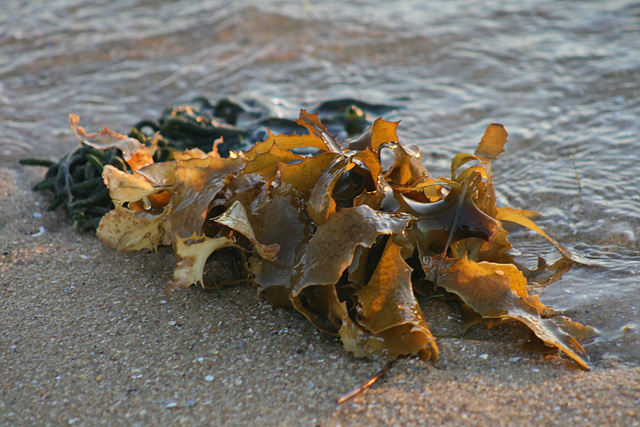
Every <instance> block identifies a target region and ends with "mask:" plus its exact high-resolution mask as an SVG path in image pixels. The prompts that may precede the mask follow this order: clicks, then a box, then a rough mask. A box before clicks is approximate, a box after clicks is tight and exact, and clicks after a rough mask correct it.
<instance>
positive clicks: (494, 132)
mask: <svg viewBox="0 0 640 427" xmlns="http://www.w3.org/2000/svg"><path fill="white" fill-rule="evenodd" d="M508 135H509V134H508V133H507V131H506V129H505V128H504V126H503V125H501V124H500V123H492V124H490V125H489V126H488V127H487V130H486V131H485V132H484V135H483V137H482V139H481V140H480V143H479V144H478V148H476V152H475V155H476V156H478V157H482V158H484V159H488V160H493V159H495V158H497V157H498V155H499V154H500V153H502V152H503V151H504V144H506V143H507V136H508Z"/></svg>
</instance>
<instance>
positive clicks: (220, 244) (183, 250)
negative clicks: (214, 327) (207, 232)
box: [164, 233, 234, 295]
mask: <svg viewBox="0 0 640 427" xmlns="http://www.w3.org/2000/svg"><path fill="white" fill-rule="evenodd" d="M228 246H234V242H233V240H231V239H229V238H226V237H218V238H213V239H212V238H210V237H206V236H198V235H196V234H195V233H194V234H193V235H192V236H191V237H188V238H181V237H178V238H176V241H175V246H174V247H175V251H176V256H177V257H178V263H177V264H176V268H175V270H174V271H173V280H172V281H171V282H170V283H169V284H168V285H167V286H166V287H165V288H164V292H165V294H167V295H169V293H171V292H172V291H174V290H176V289H181V288H188V287H189V286H191V285H195V284H199V285H201V286H203V287H204V280H203V274H204V265H205V264H206V262H207V258H209V256H210V255H211V254H212V253H213V252H214V251H217V250H218V249H221V248H224V247H228Z"/></svg>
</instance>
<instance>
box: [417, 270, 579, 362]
mask: <svg viewBox="0 0 640 427" xmlns="http://www.w3.org/2000/svg"><path fill="white" fill-rule="evenodd" d="M422 265H423V266H424V268H425V270H426V271H427V275H428V276H431V278H432V279H433V280H435V283H436V285H437V286H440V287H442V288H444V289H445V290H446V291H447V292H451V293H453V294H456V295H457V296H458V297H460V299H461V300H462V301H463V302H464V303H465V304H467V305H468V306H469V307H471V308H472V309H473V310H474V311H475V312H476V313H478V314H480V315H481V316H482V317H483V318H485V319H514V320H518V321H520V322H522V323H524V324H525V325H527V327H529V329H531V330H532V331H533V333H535V334H536V336H537V337H538V338H540V339H541V340H542V341H544V342H545V343H546V344H548V345H551V346H553V347H556V348H558V349H560V350H562V351H563V352H564V353H565V354H566V355H568V356H569V357H570V358H572V359H573V360H574V361H575V362H576V363H578V364H579V365H580V366H581V367H582V368H584V369H587V370H588V369H589V364H588V363H587V361H586V360H585V359H584V357H583V356H584V349H583V348H582V346H581V345H580V343H578V341H577V340H576V339H575V338H574V337H573V336H571V335H569V334H568V333H567V332H565V331H564V330H563V329H562V327H561V326H559V325H557V324H556V323H554V321H553V319H546V318H542V317H541V315H542V313H543V312H545V310H548V308H547V307H546V306H545V305H544V304H542V303H541V302H540V300H539V298H538V297H537V296H527V294H526V288H525V284H526V279H525V278H524V277H523V276H522V273H520V271H519V270H518V269H517V268H516V267H515V266H513V265H511V264H496V263H488V262H480V263H477V262H474V261H471V260H469V259H467V257H462V258H460V259H456V260H450V259H445V260H442V261H440V262H437V263H434V262H433V261H432V260H429V259H422ZM434 267H435V268H434Z"/></svg>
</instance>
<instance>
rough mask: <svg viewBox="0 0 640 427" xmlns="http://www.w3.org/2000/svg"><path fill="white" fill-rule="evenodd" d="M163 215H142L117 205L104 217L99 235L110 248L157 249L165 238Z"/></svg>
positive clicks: (131, 249)
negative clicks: (162, 225)
mask: <svg viewBox="0 0 640 427" xmlns="http://www.w3.org/2000/svg"><path fill="white" fill-rule="evenodd" d="M161 224H162V221H161V217H142V216H138V215H136V214H135V213H134V212H133V211H131V210H129V209H126V208H123V207H121V206H116V208H115V209H113V210H111V211H110V212H108V213H107V214H106V215H105V216H103V217H102V220H101V221H100V225H99V226H98V230H97V235H98V238H99V239H100V241H101V242H102V243H104V244H105V245H107V246H108V247H110V248H114V249H118V250H121V251H122V250H127V251H138V250H142V249H148V250H151V251H155V250H156V249H157V248H158V245H160V243H161V242H162V240H163V238H164V229H163V228H162V227H161Z"/></svg>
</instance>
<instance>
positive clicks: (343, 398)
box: [338, 360, 395, 405]
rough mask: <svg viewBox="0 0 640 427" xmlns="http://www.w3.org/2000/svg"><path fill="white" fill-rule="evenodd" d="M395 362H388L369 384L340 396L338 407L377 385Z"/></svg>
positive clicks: (366, 383)
mask: <svg viewBox="0 0 640 427" xmlns="http://www.w3.org/2000/svg"><path fill="white" fill-rule="evenodd" d="M393 362H395V360H392V361H390V362H387V364H386V365H384V367H383V368H382V369H380V372H378V373H377V374H375V375H374V376H373V377H371V378H370V379H369V380H368V381H367V382H365V383H363V384H361V385H359V386H358V387H356V388H354V389H353V390H351V391H349V392H348V393H345V394H343V395H342V396H340V397H339V398H338V405H341V404H343V403H344V402H346V401H347V400H349V399H352V398H354V397H356V396H357V395H359V394H360V393H362V392H363V391H365V390H366V389H368V388H369V387H371V386H372V385H374V384H375V383H376V381H378V380H379V379H381V378H382V377H384V376H385V374H386V373H387V372H389V369H391V366H393Z"/></svg>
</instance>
